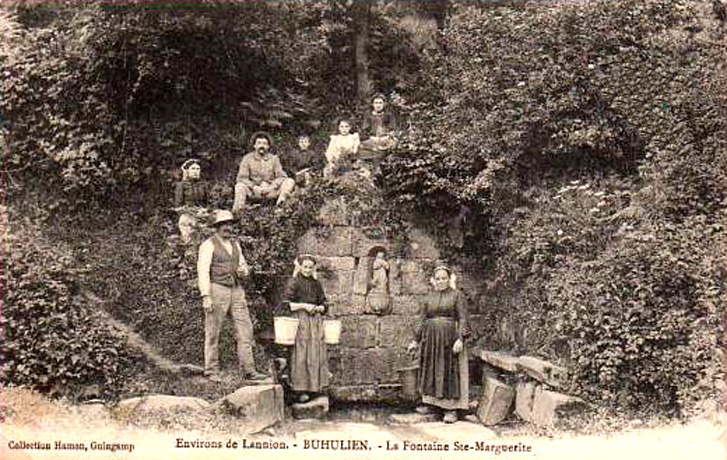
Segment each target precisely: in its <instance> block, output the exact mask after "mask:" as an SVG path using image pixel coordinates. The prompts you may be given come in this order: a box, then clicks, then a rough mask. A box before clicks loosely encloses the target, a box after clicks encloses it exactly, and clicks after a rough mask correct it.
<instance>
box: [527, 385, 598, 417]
mask: <svg viewBox="0 0 727 460" xmlns="http://www.w3.org/2000/svg"><path fill="white" fill-rule="evenodd" d="M516 391H517V394H516V398H515V411H516V412H517V414H518V415H519V416H520V418H522V419H523V420H525V421H527V422H530V423H534V424H536V425H538V426H542V427H553V426H557V425H560V424H562V423H563V422H564V421H565V420H566V419H567V418H568V417H571V416H573V415H577V414H580V413H582V412H583V411H584V410H586V409H587V407H588V406H587V404H586V403H585V401H583V400H582V399H580V398H577V397H575V396H570V395H566V394H563V393H558V392H555V391H550V390H546V389H545V388H544V387H543V385H542V384H540V383H537V382H521V383H519V384H518V386H517V390H516Z"/></svg>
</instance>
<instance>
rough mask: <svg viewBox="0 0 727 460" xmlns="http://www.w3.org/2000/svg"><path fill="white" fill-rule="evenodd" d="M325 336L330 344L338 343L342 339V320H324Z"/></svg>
mask: <svg viewBox="0 0 727 460" xmlns="http://www.w3.org/2000/svg"><path fill="white" fill-rule="evenodd" d="M323 337H324V338H325V341H326V343H327V344H328V345H337V344H338V343H339V342H340V341H341V320H338V319H327V320H325V321H323Z"/></svg>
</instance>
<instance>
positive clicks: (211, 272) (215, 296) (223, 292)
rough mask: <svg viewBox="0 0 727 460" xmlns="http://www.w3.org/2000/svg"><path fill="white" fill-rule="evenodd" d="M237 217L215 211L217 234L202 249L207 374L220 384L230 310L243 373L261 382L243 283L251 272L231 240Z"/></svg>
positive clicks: (199, 268)
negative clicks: (223, 334)
mask: <svg viewBox="0 0 727 460" xmlns="http://www.w3.org/2000/svg"><path fill="white" fill-rule="evenodd" d="M234 220H235V218H234V217H233V215H232V213H231V212H230V211H215V220H214V222H213V224H212V225H213V226H214V227H215V234H214V235H213V236H211V237H210V238H208V239H207V240H206V241H205V242H204V243H202V244H201V245H200V247H199V257H198V260H197V276H198V282H199V290H200V293H201V294H202V306H203V308H204V316H205V325H204V329H205V334H204V335H205V340H204V373H205V375H207V376H208V377H209V379H210V380H212V381H217V382H218V381H220V363H219V338H220V329H221V328H222V323H223V322H224V320H225V317H226V316H227V312H228V311H232V320H233V322H234V324H235V332H236V334H237V357H238V362H239V366H240V370H241V371H242V372H243V374H244V376H245V378H247V379H249V380H262V379H264V378H266V376H265V375H264V374H259V373H258V372H257V370H256V369H255V361H254V359H253V356H252V345H253V342H254V339H253V336H252V322H251V321H250V313H249V312H248V310H247V300H246V299H245V291H244V290H243V289H242V284H241V280H242V278H244V277H246V276H247V275H248V274H249V273H250V269H249V267H248V265H247V262H246V261H245V257H243V255H242V250H241V248H240V244H239V243H238V242H237V241H234V240H233V239H232V225H233V222H234Z"/></svg>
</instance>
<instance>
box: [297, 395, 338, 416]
mask: <svg viewBox="0 0 727 460" xmlns="http://www.w3.org/2000/svg"><path fill="white" fill-rule="evenodd" d="M328 408H329V404H328V396H325V395H321V396H318V397H316V398H313V399H311V400H310V401H307V402H304V403H294V404H293V406H292V410H293V418H296V419H304V418H317V419H322V418H325V417H326V415H328Z"/></svg>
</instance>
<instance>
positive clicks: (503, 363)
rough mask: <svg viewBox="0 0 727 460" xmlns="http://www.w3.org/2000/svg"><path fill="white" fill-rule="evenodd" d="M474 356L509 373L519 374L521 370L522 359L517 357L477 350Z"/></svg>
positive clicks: (498, 352) (499, 352)
mask: <svg viewBox="0 0 727 460" xmlns="http://www.w3.org/2000/svg"><path fill="white" fill-rule="evenodd" d="M473 355H474V356H477V357H479V358H480V359H481V360H482V361H484V362H486V363H488V364H490V365H492V366H494V367H496V368H498V369H502V370H505V371H508V372H517V371H519V370H520V367H519V362H520V358H518V357H517V356H512V355H508V354H507V353H503V352H501V351H491V350H483V349H476V350H475V351H474V352H473Z"/></svg>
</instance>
